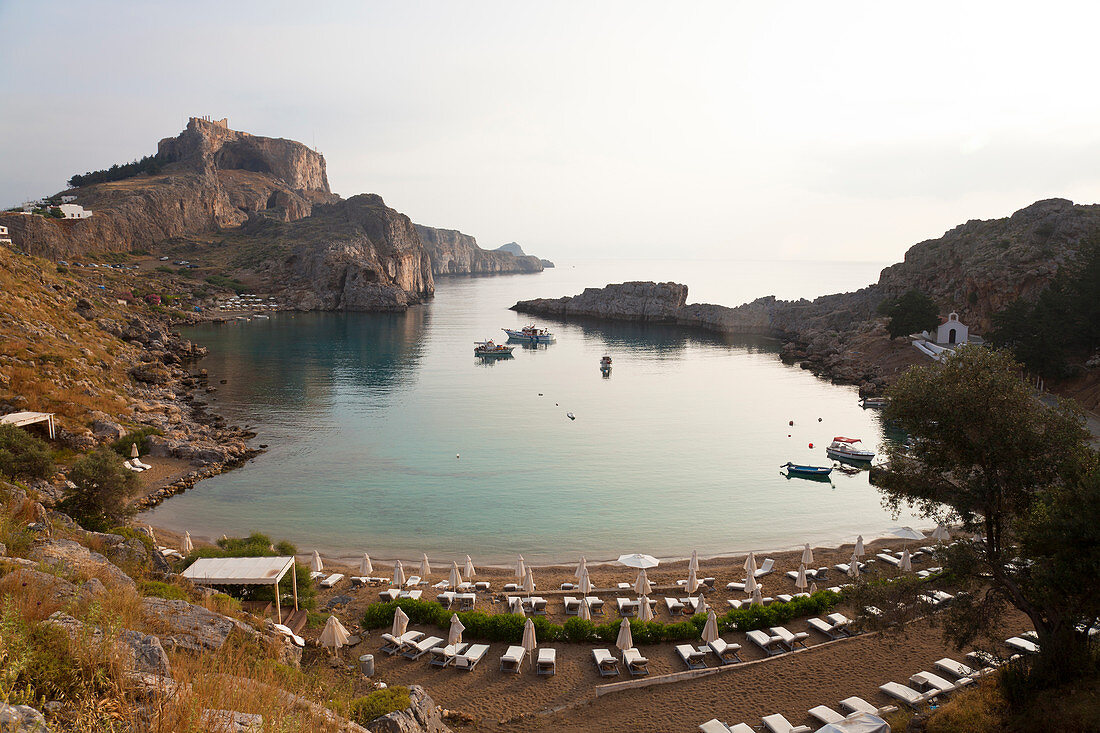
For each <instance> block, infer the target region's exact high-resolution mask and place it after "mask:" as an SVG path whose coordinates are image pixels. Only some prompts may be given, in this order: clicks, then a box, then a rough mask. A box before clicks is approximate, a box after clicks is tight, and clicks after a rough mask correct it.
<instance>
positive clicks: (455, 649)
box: [428, 642, 469, 667]
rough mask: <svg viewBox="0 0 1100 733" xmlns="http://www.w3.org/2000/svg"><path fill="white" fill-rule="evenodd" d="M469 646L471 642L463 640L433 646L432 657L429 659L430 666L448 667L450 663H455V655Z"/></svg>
mask: <svg viewBox="0 0 1100 733" xmlns="http://www.w3.org/2000/svg"><path fill="white" fill-rule="evenodd" d="M468 646H469V644H467V643H465V642H462V643H461V644H453V645H450V646H437V647H433V648H432V650H431V655H432V658H431V659H429V660H428V666H430V667H446V666H447V665H448V664H453V663H454V661H455V657H456V656H458V655H459V654H461V653H462V652H464V651H465V650H466V647H468Z"/></svg>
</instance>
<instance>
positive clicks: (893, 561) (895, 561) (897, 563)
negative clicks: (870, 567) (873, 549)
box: [875, 552, 901, 568]
mask: <svg viewBox="0 0 1100 733" xmlns="http://www.w3.org/2000/svg"><path fill="white" fill-rule="evenodd" d="M875 557H877V558H878V559H879V560H882V561H883V562H884V563H888V564H890V565H893V566H894V567H895V568H899V567H901V558H900V557H894V556H893V555H888V554H886V553H885V552H880V553H879V554H877V555H875Z"/></svg>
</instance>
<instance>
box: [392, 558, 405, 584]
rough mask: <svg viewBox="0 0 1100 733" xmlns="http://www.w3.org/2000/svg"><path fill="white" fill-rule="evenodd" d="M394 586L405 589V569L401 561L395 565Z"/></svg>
mask: <svg viewBox="0 0 1100 733" xmlns="http://www.w3.org/2000/svg"><path fill="white" fill-rule="evenodd" d="M392 584H393V585H396V586H397V587H398V588H404V587H405V568H403V567H402V566H401V561H400V560H398V561H397V562H395V563H394V564H393V583H392Z"/></svg>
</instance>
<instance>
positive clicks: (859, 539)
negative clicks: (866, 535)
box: [852, 535, 867, 557]
mask: <svg viewBox="0 0 1100 733" xmlns="http://www.w3.org/2000/svg"><path fill="white" fill-rule="evenodd" d="M852 554H853V555H854V556H855V557H863V556H864V555H866V554H867V553H866V552H864V551H863V535H860V536H859V537H856V551H855V552H854V553H852Z"/></svg>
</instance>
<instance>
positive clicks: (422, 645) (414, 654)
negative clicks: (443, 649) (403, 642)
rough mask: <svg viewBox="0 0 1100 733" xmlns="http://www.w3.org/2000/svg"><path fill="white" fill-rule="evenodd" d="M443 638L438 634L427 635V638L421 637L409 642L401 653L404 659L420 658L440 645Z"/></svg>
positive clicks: (442, 642)
mask: <svg viewBox="0 0 1100 733" xmlns="http://www.w3.org/2000/svg"><path fill="white" fill-rule="evenodd" d="M444 643H445V642H444V640H443V639H441V638H440V637H438V636H429V637H428V638H427V639H421V640H420V641H417V642H416V643H414V644H409V645H407V646H406V647H405V651H403V652H402V653H401V656H403V657H404V658H405V659H420V658H421V657H422V656H424V655H425V654H427V653H428V652H429V651H431V650H432V649H434V648H436V647H437V646H442V645H443V644H444Z"/></svg>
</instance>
